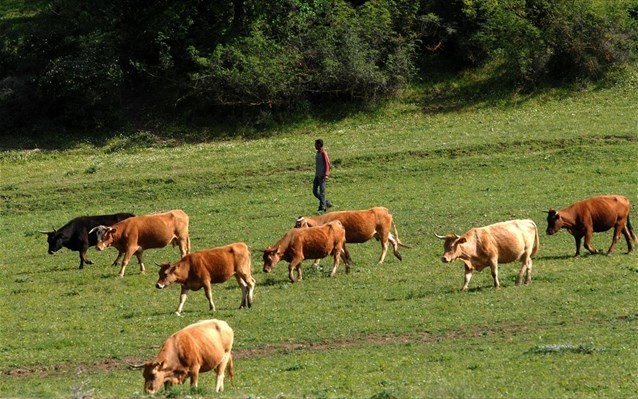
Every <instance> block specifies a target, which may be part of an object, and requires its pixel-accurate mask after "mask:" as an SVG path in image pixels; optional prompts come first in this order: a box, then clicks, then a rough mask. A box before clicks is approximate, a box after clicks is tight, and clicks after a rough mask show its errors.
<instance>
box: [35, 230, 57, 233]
mask: <svg viewBox="0 0 638 399" xmlns="http://www.w3.org/2000/svg"><path fill="white" fill-rule="evenodd" d="M38 233H42V234H49V233H53V232H52V231H42V230H38Z"/></svg>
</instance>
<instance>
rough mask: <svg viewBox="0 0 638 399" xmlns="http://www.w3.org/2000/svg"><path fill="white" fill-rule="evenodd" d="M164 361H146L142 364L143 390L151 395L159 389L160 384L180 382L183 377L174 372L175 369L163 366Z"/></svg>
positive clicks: (182, 380)
mask: <svg viewBox="0 0 638 399" xmlns="http://www.w3.org/2000/svg"><path fill="white" fill-rule="evenodd" d="M164 366H165V365H164V362H148V363H146V364H145V365H144V391H145V392H146V393H147V394H150V395H153V394H154V393H155V392H157V391H159V389H160V388H161V387H162V384H164V385H166V384H181V383H182V382H184V377H185V376H181V377H180V375H179V374H176V373H175V370H171V369H167V368H165V367H164Z"/></svg>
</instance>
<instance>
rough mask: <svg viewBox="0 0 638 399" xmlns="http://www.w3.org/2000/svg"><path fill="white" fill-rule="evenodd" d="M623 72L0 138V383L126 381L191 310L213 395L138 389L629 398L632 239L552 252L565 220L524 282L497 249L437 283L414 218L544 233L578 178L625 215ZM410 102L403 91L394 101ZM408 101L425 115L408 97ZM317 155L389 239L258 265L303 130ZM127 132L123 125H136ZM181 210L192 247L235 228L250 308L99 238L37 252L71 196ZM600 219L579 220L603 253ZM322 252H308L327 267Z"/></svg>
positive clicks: (637, 268)
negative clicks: (219, 375) (83, 250)
mask: <svg viewBox="0 0 638 399" xmlns="http://www.w3.org/2000/svg"><path fill="white" fill-rule="evenodd" d="M637 89H638V75H634V76H633V77H632V78H629V79H627V80H626V81H625V82H624V83H623V84H622V85H619V86H617V87H613V88H604V89H597V90H595V89H590V90H584V91H582V92H578V93H571V94H565V93H558V92H552V93H546V94H543V95H538V96H535V97H529V98H518V99H517V98H514V99H513V100H512V101H508V102H502V103H501V102H494V103H484V102H480V101H477V102H474V103H472V104H470V105H467V106H465V107H460V108H458V109H456V110H454V111H449V112H438V113H433V112H429V111H431V110H429V109H428V108H427V107H426V106H425V105H424V104H423V103H422V102H421V101H420V100H419V95H418V93H412V94H410V93H408V94H406V96H405V97H406V98H407V100H405V101H403V102H400V103H395V104H388V105H387V106H386V107H384V108H382V109H379V110H377V111H376V112H375V113H373V114H372V115H369V114H368V115H363V114H352V115H349V116H346V117H344V118H342V119H340V120H338V121H334V122H330V123H328V122H319V121H304V122H303V123H300V124H299V125H297V126H295V127H292V128H290V129H287V130H285V131H273V132H270V135H269V137H268V138H263V139H254V140H241V139H232V140H227V141H216V142H205V143H198V144H180V143H178V142H175V141H171V140H167V141H164V142H159V141H153V140H150V141H152V142H153V145H144V143H147V142H148V141H149V140H147V139H148V135H146V134H144V133H140V135H138V136H137V137H134V138H133V139H126V138H122V137H115V138H111V139H109V140H107V141H106V142H105V143H104V144H103V145H100V146H98V147H96V146H94V145H92V144H89V143H82V142H78V143H76V144H75V145H73V146H71V148H70V149H65V150H60V151H52V150H41V151H34V150H32V149H31V150H11V151H5V152H2V153H0V174H1V176H0V179H1V180H0V193H1V194H2V203H1V204H2V205H1V206H2V207H1V208H0V212H1V215H2V223H0V237H1V240H0V246H1V248H2V253H3V257H2V260H1V261H0V262H1V270H2V273H1V274H0V318H1V321H2V322H1V324H0V325H1V326H2V327H1V328H0V372H1V373H2V378H0V397H43V398H45V397H46V398H48V397H74V398H81V397H96V398H115V397H117V398H126V397H140V396H145V395H144V392H143V378H142V375H141V372H140V371H139V370H130V369H129V368H128V367H127V364H128V363H141V362H143V361H146V360H150V359H151V358H153V357H154V356H155V355H156V353H157V352H158V350H159V346H160V345H161V344H162V343H163V341H164V340H165V339H166V337H168V336H169V335H170V334H171V333H173V332H174V331H176V330H178V329H180V328H182V327H184V326H186V325H188V324H190V323H192V322H195V321H197V320H200V319H204V318H213V317H214V318H219V319H223V320H226V321H227V322H228V323H229V324H230V325H231V326H232V327H233V328H234V330H235V346H234V356H235V372H236V376H235V381H234V386H231V384H230V382H229V381H228V380H227V381H226V391H225V392H224V393H223V394H215V392H214V378H213V376H212V375H211V374H204V375H202V376H201V377H200V386H199V388H198V390H195V391H191V390H189V387H188V384H186V385H183V386H178V387H175V388H174V389H173V390H172V391H171V392H169V393H167V392H163V393H160V394H159V395H158V396H170V397H191V396H195V397H199V396H207V397H210V396H215V397H217V396H219V397H226V398H240V397H241V398H247V397H252V398H257V397H261V398H303V397H306V398H350V397H352V398H414V397H423V398H607V397H609V398H611V397H613V398H630V397H636V393H637V392H638V302H637V301H636V298H638V257H637V255H636V253H633V254H630V255H627V254H625V252H626V249H627V248H626V244H625V242H624V240H622V241H621V242H620V243H619V244H618V246H617V249H616V252H615V253H614V254H613V255H612V256H610V257H606V256H602V255H597V256H589V255H584V256H582V257H581V258H576V259H575V258H573V257H572V255H573V254H574V252H575V248H574V241H573V238H572V237H571V236H570V235H569V234H568V233H567V232H561V234H558V235H556V236H552V237H548V236H546V235H544V234H541V237H540V240H541V248H540V252H539V253H538V255H537V256H536V257H535V259H534V275H533V282H532V284H531V285H530V286H524V287H516V286H515V285H514V279H515V277H516V274H517V272H518V269H519V264H510V265H502V266H501V268H500V280H501V285H502V288H501V289H500V290H494V289H492V288H491V287H492V278H491V276H490V274H489V272H487V271H484V272H482V273H476V274H475V275H474V277H473V279H472V281H471V283H470V290H469V292H467V293H463V294H461V293H459V292H458V290H459V288H460V287H461V285H462V281H463V272H462V264H461V263H454V264H442V263H441V261H440V256H441V254H442V244H441V242H440V241H439V240H437V239H436V238H435V237H434V235H433V234H434V233H439V234H445V233H448V232H456V233H459V234H460V233H463V232H464V231H466V230H467V229H469V228H471V227H473V226H477V225H485V224H490V223H494V222H498V221H503V220H508V219H512V218H531V219H533V220H535V221H536V223H537V224H538V226H539V229H540V230H541V233H543V232H544V230H545V227H546V223H545V221H544V216H545V214H544V213H543V211H544V210H547V209H549V208H550V207H556V208H558V207H563V206H567V205H569V204H570V203H572V202H574V201H576V200H580V199H583V198H586V197H589V196H592V195H599V194H610V193H617V194H624V195H626V196H628V197H629V199H630V201H631V202H632V203H633V204H634V206H635V207H634V209H633V210H632V214H631V217H632V221H633V224H634V226H636V227H638V212H637V211H636V209H637V208H636V207H638V205H636V204H638V162H637V159H638V157H637V155H638V90H637ZM411 98H412V99H413V100H410V99H411ZM426 111H427V112H426ZM317 137H322V138H323V139H324V140H325V142H326V148H327V149H328V151H329V153H330V156H331V159H332V162H333V166H334V171H333V177H332V179H331V180H330V182H329V184H328V194H329V197H330V198H331V200H332V202H334V203H335V204H336V205H337V206H338V208H337V209H339V210H347V209H365V208H369V207H372V206H386V207H388V208H390V210H391V211H392V213H393V215H394V219H395V222H396V224H397V227H398V229H399V233H400V237H401V239H402V241H403V242H405V243H407V244H410V245H412V246H413V247H414V248H413V249H404V250H402V253H403V257H404V260H403V261H402V262H399V261H398V260H397V259H396V258H394V257H393V256H392V255H391V254H389V255H388V257H387V258H386V263H385V264H383V265H376V260H377V259H378V255H379V251H380V248H379V244H378V243H376V242H374V241H372V242H368V243H366V244H360V245H352V246H350V252H351V254H352V256H353V258H354V264H353V269H352V272H351V273H350V274H345V273H344V270H343V268H341V269H340V270H339V271H338V273H337V275H336V277H335V278H332V279H331V278H327V277H326V272H327V268H326V270H323V271H322V270H315V269H313V267H312V266H311V264H310V263H311V262H309V261H306V262H304V271H305V274H304V280H303V281H302V282H299V283H295V284H290V283H289V282H288V281H287V277H286V271H285V270H286V268H287V265H286V264H285V263H283V262H282V263H280V264H279V265H278V266H277V267H276V268H275V270H274V272H273V273H271V274H264V273H262V272H261V267H262V264H261V261H260V252H259V250H260V249H261V248H263V247H265V246H266V245H271V244H274V243H275V242H276V241H277V240H278V239H279V238H280V237H281V236H282V235H283V233H284V232H285V231H286V230H287V229H288V228H290V227H292V225H293V224H294V219H295V218H296V216H298V215H303V214H313V213H314V211H315V209H316V206H317V204H316V201H315V199H314V198H313V197H312V194H311V192H310V191H311V186H312V173H313V162H314V149H313V142H314V139H315V138H317ZM140 143H141V144H140ZM174 208H181V209H183V210H185V211H186V212H187V213H188V214H189V216H190V224H191V227H190V232H191V239H192V247H193V249H194V250H198V249H204V248H211V247H215V246H221V245H225V244H227V243H230V242H234V241H244V242H246V243H247V244H248V245H249V246H250V247H251V249H252V260H253V270H254V273H255V278H256V280H257V287H256V290H255V305H254V307H253V308H252V309H249V310H238V309H237V308H238V307H239V302H240V290H239V288H238V287H237V284H236V283H235V282H234V281H229V282H227V283H225V284H223V285H219V286H215V287H214V288H213V298H214V300H215V303H216V305H217V308H218V310H217V312H215V313H214V314H213V313H211V312H209V311H208V306H207V303H206V301H205V298H204V294H203V292H201V291H200V292H191V294H190V295H189V298H188V300H187V301H186V305H185V308H184V312H183V317H176V316H175V315H174V314H173V311H174V310H175V308H176V306H177V302H178V296H179V289H178V288H177V287H169V288H168V289H166V290H157V289H155V288H154V283H155V281H156V279H157V273H156V269H155V268H154V266H152V265H153V263H154V262H162V261H167V260H172V261H174V260H176V259H177V258H178V256H179V253H178V251H177V249H176V248H170V247H169V248H165V249H162V250H149V251H147V252H146V254H145V258H146V264H147V269H148V272H147V273H146V274H145V275H140V274H139V273H138V268H137V262H136V261H132V262H131V264H130V265H129V267H128V270H127V274H126V276H125V277H124V278H123V279H117V278H116V275H117V271H118V268H115V267H112V266H110V264H111V262H112V261H113V259H114V258H115V255H116V253H115V250H112V249H111V250H107V251H105V252H103V253H98V252H96V251H95V250H94V249H91V250H90V251H89V257H90V258H91V259H93V260H94V261H95V264H94V265H88V266H86V267H85V269H84V270H78V269H77V267H78V264H79V259H78V255H77V253H76V252H70V251H68V250H66V249H63V250H61V251H60V252H58V253H57V254H55V256H50V255H47V253H46V250H47V246H46V239H45V237H44V236H43V235H41V234H39V233H37V231H38V230H50V229H51V228H52V226H54V227H56V228H59V227H61V226H62V225H63V224H64V223H66V222H67V221H68V220H69V219H71V218H73V217H75V216H79V215H84V214H101V213H111V212H120V211H126V212H129V211H130V212H134V213H136V214H146V213H151V212H156V211H163V210H169V209H174ZM610 241H611V233H610V232H607V233H602V234H597V235H595V236H594V239H593V245H594V246H595V247H596V248H599V249H604V250H606V249H607V247H608V246H609V244H610ZM328 264H329V262H328V261H327V260H325V261H323V265H324V266H325V265H328Z"/></svg>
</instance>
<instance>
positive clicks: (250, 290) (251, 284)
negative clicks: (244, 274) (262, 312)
mask: <svg viewBox="0 0 638 399" xmlns="http://www.w3.org/2000/svg"><path fill="white" fill-rule="evenodd" d="M246 283H247V284H248V307H249V308H252V306H253V295H254V294H255V279H254V278H253V277H252V276H248V279H246Z"/></svg>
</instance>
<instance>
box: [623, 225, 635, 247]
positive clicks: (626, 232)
mask: <svg viewBox="0 0 638 399" xmlns="http://www.w3.org/2000/svg"><path fill="white" fill-rule="evenodd" d="M622 234H623V235H624V236H625V240H626V241H627V253H628V254H630V253H631V252H632V251H633V250H634V247H633V245H632V239H631V233H630V232H629V227H627V225H625V228H623V229H622Z"/></svg>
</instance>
